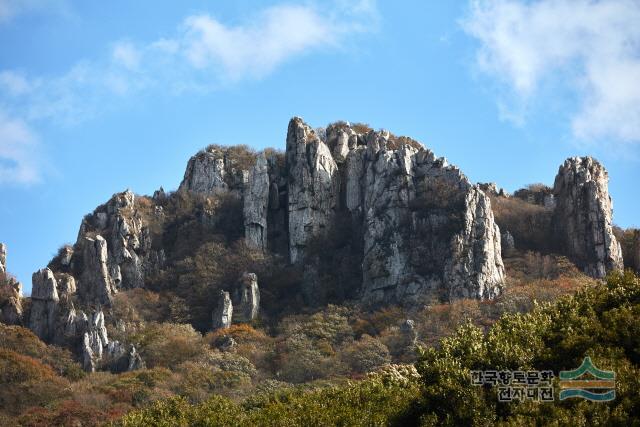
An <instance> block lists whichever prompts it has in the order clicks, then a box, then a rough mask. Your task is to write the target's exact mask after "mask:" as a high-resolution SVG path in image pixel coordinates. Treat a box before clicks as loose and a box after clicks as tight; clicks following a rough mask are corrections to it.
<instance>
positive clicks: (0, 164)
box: [0, 111, 41, 184]
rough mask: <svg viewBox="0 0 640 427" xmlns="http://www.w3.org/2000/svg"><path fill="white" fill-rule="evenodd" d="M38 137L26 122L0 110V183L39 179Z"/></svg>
mask: <svg viewBox="0 0 640 427" xmlns="http://www.w3.org/2000/svg"><path fill="white" fill-rule="evenodd" d="M38 158H39V156H38V139H37V138H36V136H35V135H34V133H33V132H32V131H31V130H30V129H29V127H28V126H27V124H26V123H24V122H23V121H22V120H20V119H14V118H10V117H8V116H6V115H5V114H4V113H3V112H2V111H0V184H5V183H18V184H32V183H35V182H38V181H39V180H40V170H41V169H40V164H39V161H38Z"/></svg>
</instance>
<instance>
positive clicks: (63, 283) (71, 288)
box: [57, 273, 76, 295]
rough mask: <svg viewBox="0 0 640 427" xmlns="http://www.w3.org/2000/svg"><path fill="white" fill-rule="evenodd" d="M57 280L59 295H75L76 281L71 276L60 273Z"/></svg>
mask: <svg viewBox="0 0 640 427" xmlns="http://www.w3.org/2000/svg"><path fill="white" fill-rule="evenodd" d="M57 280H58V291H59V292H60V294H66V295H73V294H75V293H76V279H75V278H74V277H73V276H72V275H70V274H67V273H61V274H59V277H58V279H57Z"/></svg>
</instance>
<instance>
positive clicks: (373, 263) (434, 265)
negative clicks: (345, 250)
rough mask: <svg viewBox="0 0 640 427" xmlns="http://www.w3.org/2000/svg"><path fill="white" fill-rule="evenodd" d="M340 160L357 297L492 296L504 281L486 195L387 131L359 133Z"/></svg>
mask: <svg viewBox="0 0 640 427" xmlns="http://www.w3.org/2000/svg"><path fill="white" fill-rule="evenodd" d="M358 141H362V143H363V144H365V145H359V146H354V147H353V148H352V149H351V151H350V152H349V154H348V155H347V157H346V162H345V168H346V170H345V173H344V174H343V175H341V176H343V177H344V179H345V180H346V183H345V184H344V185H343V186H342V188H344V197H342V199H343V200H344V201H345V202H344V203H345V207H346V209H347V210H348V211H349V212H351V214H352V216H353V217H354V218H356V219H357V221H361V223H362V229H363V230H364V233H363V246H364V251H363V252H364V253H363V262H362V270H363V298H364V299H365V300H366V301H370V302H391V301H396V302H408V301H414V300H417V299H423V298H424V297H425V296H428V295H431V296H435V295H441V296H444V297H447V298H460V297H475V298H492V297H494V296H496V295H497V294H498V293H499V291H500V289H501V287H502V286H503V283H504V267H503V264H502V258H501V249H500V232H499V230H498V227H497V225H496V224H495V222H494V218H493V213H492V211H491V203H490V200H489V197H488V196H487V195H485V194H484V193H483V192H482V191H481V190H479V189H478V188H477V187H473V186H472V185H471V184H470V183H469V181H468V180H467V178H466V177H465V176H464V175H462V173H461V172H460V171H459V170H458V169H457V168H455V167H453V166H449V165H448V164H447V162H446V160H445V159H437V158H436V157H435V156H434V155H433V153H432V152H431V151H429V150H426V149H424V148H423V147H421V146H419V144H417V143H415V142H414V141H410V140H408V139H407V140H406V141H405V143H402V142H398V140H394V139H390V137H389V134H388V132H369V133H368V134H366V135H363V136H358Z"/></svg>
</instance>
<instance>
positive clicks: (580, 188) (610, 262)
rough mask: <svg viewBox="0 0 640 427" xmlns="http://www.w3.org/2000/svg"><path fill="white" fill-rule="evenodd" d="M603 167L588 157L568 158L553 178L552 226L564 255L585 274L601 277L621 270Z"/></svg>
mask: <svg viewBox="0 0 640 427" xmlns="http://www.w3.org/2000/svg"><path fill="white" fill-rule="evenodd" d="M608 184H609V176H608V174H607V171H606V170H605V168H604V167H603V166H602V165H601V164H600V163H599V162H598V161H597V160H595V159H593V158H591V157H572V158H570V159H567V160H566V161H565V162H564V164H563V165H562V166H560V169H559V170H558V175H557V176H556V179H555V184H554V188H553V194H554V196H555V202H556V207H555V211H554V220H553V225H554V228H555V230H556V233H557V235H558V236H559V239H560V242H559V243H560V246H561V250H562V251H563V253H565V254H566V255H567V256H569V258H571V259H572V260H573V261H574V262H575V263H576V264H577V265H578V266H579V267H581V268H582V269H583V270H584V271H585V273H587V274H589V275H590V276H593V277H597V278H601V277H604V276H605V275H606V274H607V272H608V271H611V270H620V269H622V268H623V260H622V248H621V247H620V244H619V243H618V241H617V240H616V238H615V236H614V234H613V228H612V212H613V206H612V202H611V197H610V196H609V190H608Z"/></svg>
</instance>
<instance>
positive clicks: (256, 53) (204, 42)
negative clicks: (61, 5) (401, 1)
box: [0, 0, 378, 182]
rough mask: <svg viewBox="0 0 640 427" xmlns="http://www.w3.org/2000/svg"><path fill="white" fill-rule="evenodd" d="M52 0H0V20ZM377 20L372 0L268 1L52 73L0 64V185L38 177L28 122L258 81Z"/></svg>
mask: <svg viewBox="0 0 640 427" xmlns="http://www.w3.org/2000/svg"><path fill="white" fill-rule="evenodd" d="M58 2H62V0H59V1H58ZM58 2H55V1H49V2H46V1H44V0H40V1H38V0H26V3H21V2H14V1H10V0H0V20H2V19H5V20H6V19H10V18H11V17H13V16H15V15H16V14H18V13H20V12H24V11H27V10H28V8H37V7H44V6H43V5H45V4H53V3H58ZM3 14H4V15H3ZM377 20H378V15H377V9H376V4H375V1H374V0H333V1H331V2H326V3H314V2H305V3H304V4H303V5H292V4H284V5H276V6H271V7H268V8H265V9H263V10H262V11H259V12H257V13H256V14H255V15H254V16H252V17H251V18H250V19H249V20H247V21H246V22H243V23H241V24H238V25H227V24H225V23H224V22H222V21H220V20H219V19H217V18H216V17H215V16H213V15H211V14H208V13H201V14H194V15H191V16H188V17H186V18H185V19H184V20H182V21H181V22H180V23H179V24H178V25H177V26H176V30H175V31H174V32H173V33H172V34H167V35H165V36H164V37H162V38H159V39H157V40H151V41H149V40H147V41H140V40H138V41H136V40H118V41H114V42H113V43H112V44H110V45H108V46H105V47H104V48H103V52H102V54H99V55H98V56H96V57H94V58H87V59H81V60H78V61H77V62H76V63H75V64H72V65H71V66H70V68H69V70H68V71H67V72H65V73H63V74H61V75H58V76H39V75H32V74H29V73H24V72H21V71H17V70H11V69H5V70H0V106H1V107H2V108H3V109H4V113H3V114H2V115H1V116H0V118H1V119H2V122H1V125H2V131H3V133H2V134H0V155H1V156H2V159H3V160H4V163H2V170H1V171H2V172H1V173H2V177H1V179H0V182H8V181H11V180H12V177H13V181H15V182H35V181H36V180H37V177H38V168H37V167H35V165H34V163H33V162H31V163H30V162H29V161H28V158H27V157H26V156H25V154H24V153H25V152H26V151H25V150H27V149H28V147H31V146H33V145H34V144H37V138H36V137H35V136H34V132H32V131H30V128H32V127H37V125H38V122H42V121H49V122H53V123H57V124H61V125H69V124H72V125H73V124H76V123H78V122H82V121H84V120H86V119H89V118H92V117H95V116H97V115H99V114H101V113H103V112H104V111H105V109H107V108H114V107H115V106H117V105H119V104H118V101H120V100H128V99H130V98H131V97H135V96H139V95H141V94H144V93H147V92H150V91H157V92H160V91H161V92H162V93H163V94H167V95H169V96H171V95H179V94H183V93H185V92H190V93H196V92H197V93H208V92H211V91H213V90H215V89H217V88H219V87H221V86H222V85H228V84H238V83H240V82H241V81H243V80H247V79H254V80H255V79H262V78H266V77H267V76H268V75H270V74H271V73H273V72H274V71H276V70H277V68H278V67H281V66H283V64H285V63H286V62H288V61H292V60H294V59H295V58H297V57H300V56H302V55H309V54H312V53H314V52H318V51H321V50H336V49H337V50H339V49H343V48H344V46H345V45H346V44H348V43H349V41H350V40H351V39H352V37H353V36H355V35H357V34H362V33H366V32H369V31H373V30H375V28H376V25H377Z"/></svg>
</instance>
